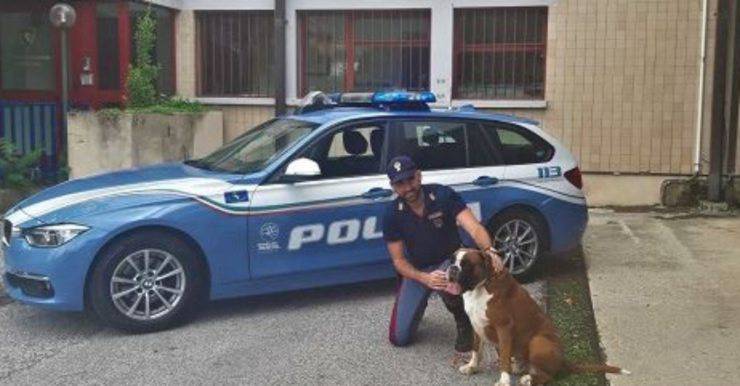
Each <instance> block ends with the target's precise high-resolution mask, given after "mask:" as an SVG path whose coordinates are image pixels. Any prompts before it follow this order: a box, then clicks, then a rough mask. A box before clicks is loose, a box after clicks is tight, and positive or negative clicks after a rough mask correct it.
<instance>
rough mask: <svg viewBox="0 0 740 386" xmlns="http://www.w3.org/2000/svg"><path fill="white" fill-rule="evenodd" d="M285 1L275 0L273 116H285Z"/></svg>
mask: <svg viewBox="0 0 740 386" xmlns="http://www.w3.org/2000/svg"><path fill="white" fill-rule="evenodd" d="M285 25H286V20H285V0H275V65H274V66H273V71H274V75H273V79H275V116H278V117H279V116H281V115H285V112H286V111H285V110H286V107H285V47H286V41H285Z"/></svg>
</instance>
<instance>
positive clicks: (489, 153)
mask: <svg viewBox="0 0 740 386" xmlns="http://www.w3.org/2000/svg"><path fill="white" fill-rule="evenodd" d="M468 151H469V153H470V155H469V162H468V165H469V166H470V167H483V166H496V165H501V164H502V160H501V155H500V153H499V151H498V148H497V147H496V140H495V138H493V137H492V136H490V135H488V133H487V132H486V131H485V130H484V129H483V127H482V126H481V125H477V124H475V125H472V124H471V125H468Z"/></svg>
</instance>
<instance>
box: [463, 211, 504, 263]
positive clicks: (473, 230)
mask: <svg viewBox="0 0 740 386" xmlns="http://www.w3.org/2000/svg"><path fill="white" fill-rule="evenodd" d="M456 220H457V223H458V224H460V226H461V227H462V228H463V229H465V231H466V232H468V234H470V237H472V238H473V240H474V241H475V245H477V246H478V248H480V249H482V250H484V251H485V250H489V248H493V243H492V242H491V237H490V236H489V235H488V231H487V230H486V228H485V227H484V226H483V225H482V224H481V223H480V222H479V221H478V220H477V219H476V218H475V216H473V212H472V211H471V210H470V208H465V209H463V210H462V211H461V212H460V213H458V214H457V218H456ZM489 255H491V260H492V263H493V268H494V269H495V270H496V271H499V270H501V269H502V268H503V267H504V263H503V262H502V261H501V256H499V255H497V254H496V253H492V252H491V253H489Z"/></svg>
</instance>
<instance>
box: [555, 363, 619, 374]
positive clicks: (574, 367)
mask: <svg viewBox="0 0 740 386" xmlns="http://www.w3.org/2000/svg"><path fill="white" fill-rule="evenodd" d="M565 369H566V371H567V372H569V373H609V374H623V375H630V374H632V373H631V372H629V370H625V369H621V368H619V367H616V366H610V365H606V364H598V365H597V364H586V363H566V364H565Z"/></svg>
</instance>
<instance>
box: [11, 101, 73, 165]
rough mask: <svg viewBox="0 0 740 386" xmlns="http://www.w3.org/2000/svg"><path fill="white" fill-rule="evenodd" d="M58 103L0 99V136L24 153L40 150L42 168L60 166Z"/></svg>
mask: <svg viewBox="0 0 740 386" xmlns="http://www.w3.org/2000/svg"><path fill="white" fill-rule="evenodd" d="M60 128H61V124H60V120H59V106H58V105H57V103H55V102H8V101H0V139H3V140H4V141H6V142H8V143H11V144H12V145H13V146H14V147H15V148H16V149H17V150H18V151H20V152H21V153H23V154H27V153H30V152H32V151H35V150H37V149H41V153H42V155H41V163H40V167H41V171H42V172H43V173H45V174H46V173H47V172H53V171H56V170H57V168H58V167H59V151H58V149H59V147H60V146H59V143H58V139H59V134H60Z"/></svg>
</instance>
